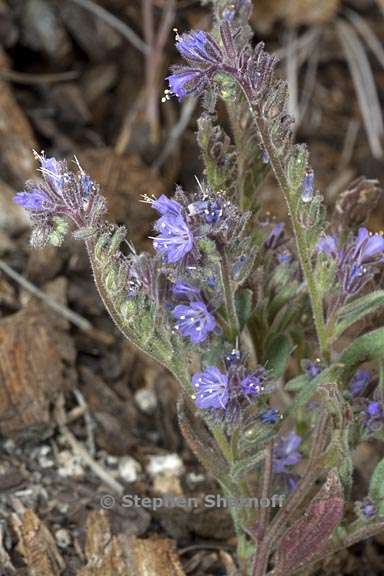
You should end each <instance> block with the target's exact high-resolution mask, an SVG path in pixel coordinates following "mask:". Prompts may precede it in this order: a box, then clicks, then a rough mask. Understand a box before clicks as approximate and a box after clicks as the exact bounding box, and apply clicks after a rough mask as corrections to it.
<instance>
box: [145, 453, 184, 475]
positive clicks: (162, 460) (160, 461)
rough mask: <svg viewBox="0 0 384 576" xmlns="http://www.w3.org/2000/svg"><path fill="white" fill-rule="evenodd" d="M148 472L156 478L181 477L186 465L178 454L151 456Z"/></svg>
mask: <svg viewBox="0 0 384 576" xmlns="http://www.w3.org/2000/svg"><path fill="white" fill-rule="evenodd" d="M147 472H148V474H149V475H150V476H152V477H155V476H159V475H160V474H164V475H167V476H181V475H182V474H183V472H184V464H183V461H182V460H181V458H180V457H179V456H178V455H177V454H165V455H164V456H150V457H149V463H148V465H147Z"/></svg>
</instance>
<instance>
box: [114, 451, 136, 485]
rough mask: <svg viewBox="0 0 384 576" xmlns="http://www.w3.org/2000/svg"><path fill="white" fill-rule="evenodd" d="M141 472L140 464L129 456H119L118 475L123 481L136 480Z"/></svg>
mask: <svg viewBox="0 0 384 576" xmlns="http://www.w3.org/2000/svg"><path fill="white" fill-rule="evenodd" d="M140 472H141V466H140V464H139V462H137V460H135V459H134V458H131V456H124V457H123V458H120V462H119V475H120V477H121V478H122V479H123V480H125V482H136V481H137V479H138V477H139V474H140Z"/></svg>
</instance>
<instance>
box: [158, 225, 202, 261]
mask: <svg viewBox="0 0 384 576" xmlns="http://www.w3.org/2000/svg"><path fill="white" fill-rule="evenodd" d="M156 229H157V230H158V231H159V232H160V234H159V236H156V237H155V238H153V237H152V240H153V241H154V242H153V246H154V248H155V250H156V251H157V252H159V254H161V255H162V256H163V257H164V258H165V259H166V261H167V262H168V264H176V263H177V262H179V261H180V260H182V259H183V258H184V256H186V255H187V254H188V253H189V252H190V251H191V250H192V248H193V235H192V232H191V230H190V229H189V227H188V224H187V223H186V222H185V220H184V218H183V217H182V216H171V215H165V216H162V217H161V218H160V219H159V220H158V221H157V223H156Z"/></svg>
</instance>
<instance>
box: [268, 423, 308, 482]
mask: <svg viewBox="0 0 384 576" xmlns="http://www.w3.org/2000/svg"><path fill="white" fill-rule="evenodd" d="M301 443H302V439H301V436H299V435H298V434H296V433H295V432H293V431H291V432H289V433H288V434H287V436H283V437H282V438H280V439H279V440H278V442H277V443H276V446H275V448H274V450H273V460H272V470H273V472H274V473H275V474H286V473H288V472H289V471H288V470H287V466H295V465H296V464H298V463H299V462H300V460H301V454H300V453H299V452H298V448H299V447H300V445H301Z"/></svg>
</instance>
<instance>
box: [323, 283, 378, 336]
mask: <svg viewBox="0 0 384 576" xmlns="http://www.w3.org/2000/svg"><path fill="white" fill-rule="evenodd" d="M381 306H384V290H377V291H375V292H372V293H371V294H367V295H365V296H362V297H361V298H358V299H357V300H355V301H354V302H351V303H350V304H347V305H346V306H343V307H342V308H341V309H340V310H339V312H338V314H337V324H336V329H335V334H334V335H335V337H336V338H338V337H339V336H341V335H342V334H343V332H345V330H347V328H349V327H350V326H352V324H355V323H356V322H358V321H359V320H362V319H363V318H365V316H368V314H373V313H374V312H376V311H377V310H378V309H379V308H380V307H381Z"/></svg>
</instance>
